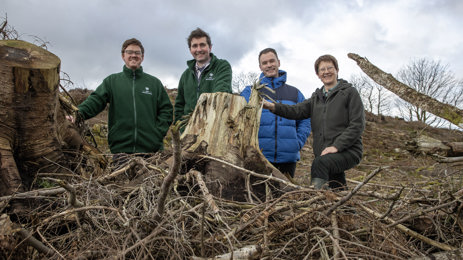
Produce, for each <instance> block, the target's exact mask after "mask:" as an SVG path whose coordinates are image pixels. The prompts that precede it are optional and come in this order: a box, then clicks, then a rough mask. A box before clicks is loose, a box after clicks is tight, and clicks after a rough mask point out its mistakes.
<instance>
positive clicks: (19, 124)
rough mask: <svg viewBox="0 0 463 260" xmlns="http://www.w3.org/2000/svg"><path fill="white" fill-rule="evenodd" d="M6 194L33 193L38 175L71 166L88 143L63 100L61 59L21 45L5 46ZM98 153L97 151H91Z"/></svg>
mask: <svg viewBox="0 0 463 260" xmlns="http://www.w3.org/2000/svg"><path fill="white" fill-rule="evenodd" d="M0 59H1V60H2V62H1V63H0V75H1V77H0V107H2V109H1V110H0V195H10V194H12V193H14V192H17V191H19V192H24V191H27V190H29V189H30V188H31V185H32V182H33V180H34V178H35V175H36V173H37V172H38V171H44V172H56V171H58V170H59V169H60V168H61V167H62V166H65V165H67V163H68V160H67V159H66V154H65V152H64V150H66V149H80V148H81V146H82V144H83V143H85V141H84V140H83V139H82V138H81V137H80V136H79V135H78V134H76V133H77V131H76V129H75V128H73V126H72V124H71V123H69V122H68V121H67V120H66V119H65V111H64V110H63V109H62V107H61V105H60V101H59V80H60V78H59V72H60V64H61V61H60V59H59V58H58V57H57V56H55V55H54V54H52V53H50V52H48V51H47V50H45V49H43V48H40V47H38V46H36V45H33V44H31V43H28V42H24V41H19V40H2V41H0ZM88 149H92V148H88Z"/></svg>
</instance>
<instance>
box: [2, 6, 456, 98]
mask: <svg viewBox="0 0 463 260" xmlns="http://www.w3.org/2000/svg"><path fill="white" fill-rule="evenodd" d="M0 12H1V13H0V16H1V17H2V18H4V17H5V16H7V17H8V23H9V24H10V25H11V26H13V27H14V28H15V29H16V31H18V32H19V33H20V34H21V38H22V39H24V40H28V41H33V38H32V37H31V35H32V36H36V37H39V38H40V39H42V40H45V41H47V42H49V44H48V50H49V51H51V52H52V53H54V54H56V55H57V56H58V57H59V58H60V59H61V70H62V71H64V72H66V73H68V74H69V75H70V77H71V80H72V81H73V82H74V83H75V87H86V88H89V89H95V88H96V87H97V86H98V85H99V84H100V82H101V81H102V80H103V78H105V77H106V76H108V75H109V74H111V73H115V72H119V71H121V69H122V65H123V61H122V59H121V54H120V49H121V45H122V42H123V41H124V40H126V39H128V38H132V37H135V38H138V39H139V40H140V41H141V42H142V43H143V45H144V47H145V60H144V62H143V64H142V65H143V68H144V71H145V72H148V73H150V74H152V75H154V76H156V77H158V78H159V79H160V80H161V81H162V82H163V83H164V85H166V86H167V87H169V88H176V87H177V84H178V80H179V78H180V75H181V74H182V72H183V71H184V70H185V68H186V63H185V62H186V60H189V59H191V58H192V57H191V54H190V53H189V50H188V46H187V42H186V38H187V37H188V35H189V33H190V32H191V31H192V30H194V29H195V28H196V27H200V28H202V29H203V30H205V31H206V32H208V33H209V34H210V36H211V38H212V45H213V46H212V52H213V53H214V54H216V55H217V56H218V57H219V58H223V59H227V60H228V61H229V62H230V64H231V65H232V68H233V73H234V74H238V73H240V72H257V73H260V70H259V66H258V62H257V55H258V53H259V51H260V50H262V49H264V48H266V47H273V48H275V49H276V50H277V52H278V54H279V58H280V61H281V67H280V69H282V70H285V71H286V72H287V73H288V81H287V83H288V84H291V85H294V86H296V87H298V88H299V89H300V90H301V91H302V92H303V93H304V95H305V96H306V97H308V96H310V94H311V93H312V92H313V91H314V89H315V88H317V87H320V86H321V82H320V81H319V79H318V78H317V77H316V75H315V72H314V69H313V64H314V61H315V60H316V59H317V58H318V57H319V56H320V55H323V54H332V55H334V56H335V57H336V58H337V59H338V61H339V66H340V72H339V76H340V77H341V78H344V79H347V80H349V78H350V77H351V75H353V74H356V75H357V74H360V73H361V70H360V69H359V68H358V66H357V65H356V63H355V62H354V61H353V60H351V59H349V58H348V57H347V54H348V53H350V52H353V53H357V54H359V55H360V56H364V57H367V58H368V60H370V61H371V62H372V63H374V64H375V65H377V66H378V67H380V68H381V69H383V70H384V71H386V72H388V73H392V74H393V75H395V74H396V73H397V72H398V70H399V69H400V68H402V67H403V66H405V65H406V64H408V63H410V61H411V60H413V59H417V58H427V59H433V60H436V61H441V63H442V64H444V65H449V69H451V70H452V72H453V73H454V74H455V75H456V77H457V78H459V79H461V78H463V33H462V29H461V28H462V26H463V1H462V0H448V1H445V0H425V1H423V0H384V1H383V0H371V1H369V0H356V1H349V0H342V1H341V0H340V1H337V0H332V1H325V0H320V1H316V0H314V1H312V0H286V1H283V0H247V1H242V0H236V1H230V0H227V1H225V0H196V1H190V0H165V1H158V0H146V1H121V0H92V1H90V0H87V1H85V0H79V1H77V0H66V1H64V0H0ZM2 21H3V19H2Z"/></svg>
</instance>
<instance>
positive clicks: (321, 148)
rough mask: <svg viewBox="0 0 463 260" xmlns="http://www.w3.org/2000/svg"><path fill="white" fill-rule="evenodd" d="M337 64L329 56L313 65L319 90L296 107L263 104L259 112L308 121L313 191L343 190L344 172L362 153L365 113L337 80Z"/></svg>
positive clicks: (346, 86)
mask: <svg viewBox="0 0 463 260" xmlns="http://www.w3.org/2000/svg"><path fill="white" fill-rule="evenodd" d="M338 72H339V67H338V62H337V60H336V58H335V57H333V56H331V55H323V56H320V57H319V58H318V59H317V60H316V61H315V73H316V74H317V76H318V78H320V80H321V81H322V83H323V86H322V87H321V88H319V89H317V90H315V92H314V93H313V94H312V96H311V97H310V98H309V99H306V100H305V101H304V102H302V103H298V104H296V105H284V104H280V103H270V102H268V101H264V103H263V108H266V109H269V110H270V111H272V112H273V113H275V114H276V115H279V116H282V117H285V118H289V119H295V120H300V119H305V118H311V123H312V133H313V151H314V154H315V159H314V160H313V162H312V168H311V179H312V184H313V185H314V187H315V188H316V189H322V188H326V187H327V186H329V187H330V188H332V189H345V188H346V187H347V184H346V176H345V173H344V171H346V170H348V169H350V168H352V167H354V166H355V165H357V164H358V163H359V162H360V160H361V158H362V153H363V146H362V133H363V130H364V128H365V111H364V108H363V103H362V100H361V98H360V96H359V94H358V91H357V90H356V89H355V88H354V87H352V85H351V84H350V83H348V82H347V81H345V80H343V79H338Z"/></svg>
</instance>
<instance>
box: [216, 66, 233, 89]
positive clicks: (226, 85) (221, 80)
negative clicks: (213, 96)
mask: <svg viewBox="0 0 463 260" xmlns="http://www.w3.org/2000/svg"><path fill="white" fill-rule="evenodd" d="M215 76H216V77H217V78H216V83H215V85H214V87H213V90H212V92H227V93H232V69H231V66H230V63H228V61H226V60H222V62H219V63H218V67H217V74H216V75H215Z"/></svg>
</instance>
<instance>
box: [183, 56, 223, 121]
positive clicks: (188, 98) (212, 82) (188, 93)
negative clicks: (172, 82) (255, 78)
mask: <svg viewBox="0 0 463 260" xmlns="http://www.w3.org/2000/svg"><path fill="white" fill-rule="evenodd" d="M195 64H196V61H195V60H189V61H187V65H188V68H187V69H186V70H185V71H184V72H183V74H182V76H181V77H180V81H179V83H178V93H177V98H176V99H175V121H178V120H179V119H181V118H182V116H183V115H188V114H189V113H191V112H192V111H193V110H194V109H195V106H196V102H197V101H198V98H199V96H200V95H201V94H202V93H213V92H228V93H232V85H231V82H232V69H231V66H230V63H228V61H226V60H222V59H218V58H217V57H216V56H215V55H214V54H212V53H211V62H210V64H209V66H207V67H206V68H205V69H204V71H203V72H202V73H201V80H200V82H198V78H197V77H196V72H195Z"/></svg>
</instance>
